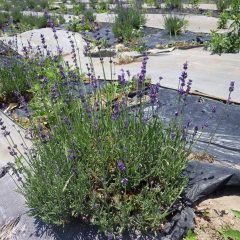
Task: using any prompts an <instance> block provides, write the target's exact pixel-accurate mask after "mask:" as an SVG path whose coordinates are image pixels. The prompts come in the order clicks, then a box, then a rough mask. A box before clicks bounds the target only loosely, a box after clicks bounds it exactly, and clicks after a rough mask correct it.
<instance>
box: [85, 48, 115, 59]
mask: <svg viewBox="0 0 240 240" xmlns="http://www.w3.org/2000/svg"><path fill="white" fill-rule="evenodd" d="M88 54H89V55H90V56H91V57H113V56H114V55H115V52H114V51H113V50H112V49H108V48H105V49H104V48H103V49H100V50H99V49H98V47H95V48H94V49H91V50H90V52H89V53H88ZM84 55H87V54H86V52H84Z"/></svg>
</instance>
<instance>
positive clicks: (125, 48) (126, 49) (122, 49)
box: [115, 43, 130, 52]
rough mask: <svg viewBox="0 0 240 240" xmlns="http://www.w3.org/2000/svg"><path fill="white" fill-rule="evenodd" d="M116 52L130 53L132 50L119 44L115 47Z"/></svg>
mask: <svg viewBox="0 0 240 240" xmlns="http://www.w3.org/2000/svg"><path fill="white" fill-rule="evenodd" d="M115 50H116V52H128V51H129V50H130V49H129V48H128V47H126V46H124V45H123V44H121V43H119V44H117V45H116V46H115Z"/></svg>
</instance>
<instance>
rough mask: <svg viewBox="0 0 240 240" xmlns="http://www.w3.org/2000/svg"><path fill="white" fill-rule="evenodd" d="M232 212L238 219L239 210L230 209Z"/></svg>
mask: <svg viewBox="0 0 240 240" xmlns="http://www.w3.org/2000/svg"><path fill="white" fill-rule="evenodd" d="M232 212H233V213H234V215H235V217H236V218H238V219H240V211H237V210H232Z"/></svg>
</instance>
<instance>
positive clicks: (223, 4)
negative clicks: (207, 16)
mask: <svg viewBox="0 0 240 240" xmlns="http://www.w3.org/2000/svg"><path fill="white" fill-rule="evenodd" d="M216 5H217V10H218V11H220V12H223V11H224V10H226V9H227V8H228V7H229V6H230V5H231V0H216Z"/></svg>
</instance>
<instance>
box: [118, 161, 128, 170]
mask: <svg viewBox="0 0 240 240" xmlns="http://www.w3.org/2000/svg"><path fill="white" fill-rule="evenodd" d="M118 168H119V169H120V170H121V171H122V172H124V171H125V170H126V167H125V165H124V163H123V162H122V161H118Z"/></svg>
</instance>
